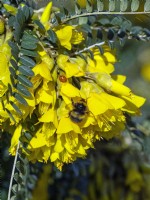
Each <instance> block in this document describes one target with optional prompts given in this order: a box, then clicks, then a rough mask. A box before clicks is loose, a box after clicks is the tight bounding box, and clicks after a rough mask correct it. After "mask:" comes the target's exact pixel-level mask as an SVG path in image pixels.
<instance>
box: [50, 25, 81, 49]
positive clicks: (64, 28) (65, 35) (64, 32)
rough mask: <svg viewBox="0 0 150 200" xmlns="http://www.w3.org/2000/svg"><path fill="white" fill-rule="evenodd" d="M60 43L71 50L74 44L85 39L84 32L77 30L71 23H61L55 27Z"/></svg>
mask: <svg viewBox="0 0 150 200" xmlns="http://www.w3.org/2000/svg"><path fill="white" fill-rule="evenodd" d="M54 31H55V33H56V35H57V37H58V39H59V41H60V45H61V46H63V47H65V48H66V49H68V50H71V48H72V44H79V43H81V41H83V40H84V38H83V35H82V33H80V32H78V31H77V30H75V28H74V27H73V26H71V25H61V26H58V27H57V28H55V29H54Z"/></svg>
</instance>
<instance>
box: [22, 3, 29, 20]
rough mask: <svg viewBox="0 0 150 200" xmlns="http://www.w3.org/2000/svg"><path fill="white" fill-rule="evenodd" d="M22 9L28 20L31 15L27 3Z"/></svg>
mask: <svg viewBox="0 0 150 200" xmlns="http://www.w3.org/2000/svg"><path fill="white" fill-rule="evenodd" d="M22 11H23V13H24V16H25V18H26V20H27V19H28V18H29V17H30V16H31V13H30V10H29V7H28V6H26V5H25V6H24V7H23V9H22Z"/></svg>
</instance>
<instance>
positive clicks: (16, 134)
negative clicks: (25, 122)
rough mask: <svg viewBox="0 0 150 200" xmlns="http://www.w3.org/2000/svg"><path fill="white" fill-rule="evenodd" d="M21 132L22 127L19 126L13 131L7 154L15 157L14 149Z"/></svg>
mask: <svg viewBox="0 0 150 200" xmlns="http://www.w3.org/2000/svg"><path fill="white" fill-rule="evenodd" d="M21 131H22V125H21V124H19V125H18V126H17V127H16V130H15V131H14V133H13V136H12V139H11V146H10V148H9V152H10V153H11V154H12V155H15V154H16V148H17V145H18V142H19V138H20V136H21Z"/></svg>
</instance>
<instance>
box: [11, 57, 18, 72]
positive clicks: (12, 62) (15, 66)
mask: <svg viewBox="0 0 150 200" xmlns="http://www.w3.org/2000/svg"><path fill="white" fill-rule="evenodd" d="M10 63H11V65H12V66H13V67H14V68H15V70H17V69H18V65H17V63H16V61H15V60H14V59H10Z"/></svg>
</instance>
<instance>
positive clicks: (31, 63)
mask: <svg viewBox="0 0 150 200" xmlns="http://www.w3.org/2000/svg"><path fill="white" fill-rule="evenodd" d="M19 62H20V63H21V64H23V65H25V66H28V67H34V66H35V64H36V63H35V61H34V60H33V59H31V58H29V57H28V56H21V57H20V60H19Z"/></svg>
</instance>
